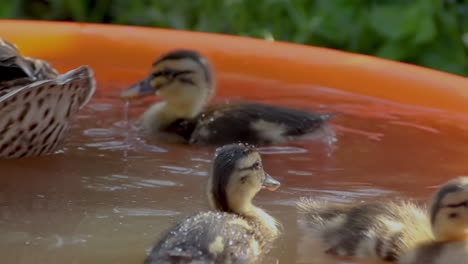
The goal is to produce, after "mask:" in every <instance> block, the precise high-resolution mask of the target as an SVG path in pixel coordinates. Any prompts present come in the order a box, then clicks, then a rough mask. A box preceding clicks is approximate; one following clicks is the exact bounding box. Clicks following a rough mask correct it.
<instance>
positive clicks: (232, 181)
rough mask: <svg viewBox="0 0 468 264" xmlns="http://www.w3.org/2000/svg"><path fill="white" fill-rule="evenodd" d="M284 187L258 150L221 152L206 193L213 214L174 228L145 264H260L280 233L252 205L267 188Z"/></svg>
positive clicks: (245, 148) (197, 216)
mask: <svg viewBox="0 0 468 264" xmlns="http://www.w3.org/2000/svg"><path fill="white" fill-rule="evenodd" d="M279 185H280V183H279V182H278V181H276V180H275V179H273V178H272V177H271V176H269V175H268V174H267V173H266V172H265V171H264V170H263V167H262V160H261V158H260V154H259V153H258V152H257V151H256V150H255V149H254V148H252V147H249V146H245V145H242V144H231V145H226V146H223V147H221V148H219V149H218V150H217V151H216V153H215V156H214V159H213V167H212V172H211V175H210V178H209V180H208V188H207V195H208V200H209V202H210V206H211V208H212V209H213V210H214V211H209V212H201V213H198V214H195V215H193V216H190V217H188V218H186V219H184V220H183V221H182V222H180V223H179V224H177V225H176V226H175V227H173V228H171V229H170V230H169V232H167V233H166V234H165V235H164V236H162V238H161V239H160V241H159V242H158V243H157V244H156V246H155V247H154V248H153V249H152V251H151V253H150V256H149V257H148V258H147V259H146V262H145V263H146V264H150V263H255V262H256V261H258V260H259V259H260V258H261V256H262V255H263V254H264V253H266V252H267V251H268V246H269V245H270V244H271V243H272V242H273V241H274V240H275V239H276V237H277V236H278V234H279V231H278V227H277V222H276V220H275V219H274V218H273V217H271V216H270V215H268V214H267V213H266V212H265V211H263V210H262V209H260V208H258V207H256V206H255V205H253V204H252V199H253V198H254V196H255V195H256V194H257V192H259V191H260V190H261V189H262V188H266V189H269V190H276V189H277V188H278V187H279Z"/></svg>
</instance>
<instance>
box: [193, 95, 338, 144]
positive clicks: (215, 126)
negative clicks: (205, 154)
mask: <svg viewBox="0 0 468 264" xmlns="http://www.w3.org/2000/svg"><path fill="white" fill-rule="evenodd" d="M332 116H334V114H319V113H314V112H310V111H307V110H301V109H295V108H291V107H285V106H279V105H268V104H260V103H254V102H225V103H220V104H215V105H210V106H209V107H207V109H206V110H205V111H204V112H202V113H201V114H200V115H199V116H198V117H197V122H196V126H195V127H194V131H193V133H192V134H191V136H190V140H189V142H190V143H191V144H204V145H206V144H208V145H223V144H228V143H232V142H244V143H247V144H255V145H268V144H276V143H282V142H285V141H288V140H291V139H293V138H297V137H300V136H304V135H307V134H311V133H314V132H316V131H317V130H319V129H320V128H321V127H322V126H323V125H324V124H325V122H326V121H327V120H328V119H330V118H331V117H332Z"/></svg>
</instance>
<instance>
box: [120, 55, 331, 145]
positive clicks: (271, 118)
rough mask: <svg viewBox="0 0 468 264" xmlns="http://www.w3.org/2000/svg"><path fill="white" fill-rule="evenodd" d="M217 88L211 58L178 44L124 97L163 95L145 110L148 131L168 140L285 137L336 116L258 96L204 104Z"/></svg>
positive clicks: (229, 140)
mask: <svg viewBox="0 0 468 264" xmlns="http://www.w3.org/2000/svg"><path fill="white" fill-rule="evenodd" d="M214 89H215V81H214V76H213V70H212V69H211V67H210V65H209V62H208V61H207V59H206V58H204V57H203V56H202V55H200V54H199V53H197V52H195V51H192V50H176V51H172V52H169V53H166V54H164V55H162V56H161V57H159V58H158V59H157V60H156V61H155V62H154V63H153V66H152V68H151V73H150V74H149V75H148V77H146V78H145V79H144V80H142V81H140V82H138V83H136V84H134V85H132V86H131V87H129V88H128V89H126V90H124V91H123V92H122V93H121V97H123V98H131V97H135V96H139V95H145V94H152V93H154V92H156V94H157V95H158V96H160V97H162V98H163V99H164V101H163V102H159V103H156V104H154V105H153V106H152V107H150V108H149V109H148V110H147V111H146V112H145V113H144V114H143V117H142V121H143V129H144V131H145V132H146V133H147V134H149V135H153V136H155V137H157V138H159V139H162V140H165V141H169V142H178V143H189V144H203V145H224V144H229V143H235V142H243V143H248V144H255V145H267V144H274V143H281V142H285V141H287V140H290V139H293V138H297V137H300V136H303V135H308V134H311V133H313V132H315V131H317V130H318V129H319V128H321V127H322V126H323V125H324V123H325V121H326V120H328V119H329V118H330V117H332V116H333V114H318V113H313V112H310V111H306V110H300V109H295V108H290V107H285V106H277V105H269V104H260V103H254V102H224V103H220V104H214V105H210V106H208V107H205V104H206V103H207V101H208V100H209V99H210V98H211V96H212V95H213V93H214Z"/></svg>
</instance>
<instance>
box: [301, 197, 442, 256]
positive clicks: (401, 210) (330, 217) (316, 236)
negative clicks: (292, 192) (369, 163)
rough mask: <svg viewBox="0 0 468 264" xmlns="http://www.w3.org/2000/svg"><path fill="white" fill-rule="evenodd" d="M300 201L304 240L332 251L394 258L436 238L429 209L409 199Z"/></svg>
mask: <svg viewBox="0 0 468 264" xmlns="http://www.w3.org/2000/svg"><path fill="white" fill-rule="evenodd" d="M297 205H298V211H299V215H300V217H299V219H300V220H299V225H300V227H301V228H302V229H303V230H304V233H305V237H306V238H307V239H305V240H304V241H307V242H310V243H311V245H314V246H317V245H318V249H320V248H322V249H323V250H324V251H325V252H326V253H329V254H334V255H339V256H354V257H360V258H367V259H373V260H386V261H395V260H397V259H398V258H399V256H400V255H401V254H402V253H403V252H405V251H406V250H408V249H409V248H411V247H413V246H415V245H417V244H418V243H421V242H423V241H430V240H431V239H433V237H432V234H431V230H430V225H429V220H428V217H427V213H426V211H425V210H424V208H421V207H419V206H417V205H415V204H413V203H410V202H393V201H380V202H365V203H359V204H344V203H343V204H342V203H338V202H330V201H323V200H313V199H310V198H309V199H307V198H302V199H301V200H300V201H299V202H298V204H297Z"/></svg>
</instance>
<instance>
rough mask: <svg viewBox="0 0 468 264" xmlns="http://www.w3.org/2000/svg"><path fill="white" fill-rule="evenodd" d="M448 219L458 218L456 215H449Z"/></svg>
mask: <svg viewBox="0 0 468 264" xmlns="http://www.w3.org/2000/svg"><path fill="white" fill-rule="evenodd" d="M449 218H451V219H453V218H458V214H457V213H450V214H449Z"/></svg>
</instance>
